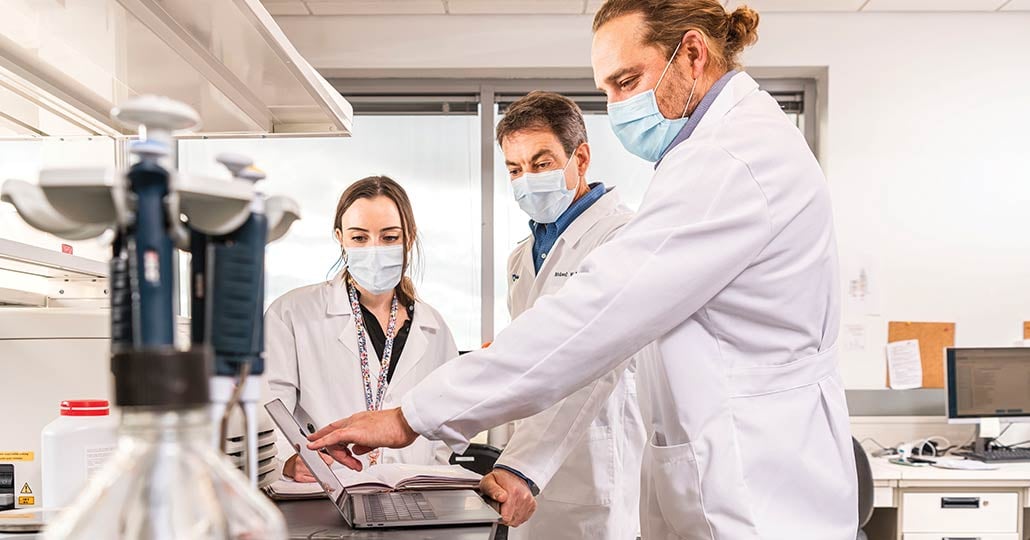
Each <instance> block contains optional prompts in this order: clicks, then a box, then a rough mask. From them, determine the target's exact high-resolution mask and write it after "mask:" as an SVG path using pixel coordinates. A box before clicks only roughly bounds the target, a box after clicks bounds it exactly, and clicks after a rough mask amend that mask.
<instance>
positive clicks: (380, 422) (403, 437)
mask: <svg viewBox="0 0 1030 540" xmlns="http://www.w3.org/2000/svg"><path fill="white" fill-rule="evenodd" d="M417 438H418V433H415V431H414V430H413V429H411V426H409V425H408V421H407V420H405V419H404V415H403V414H402V413H401V410H400V408H396V409H389V410H385V411H374V412H360V413H358V414H355V415H353V416H349V417H347V418H344V419H342V420H337V421H335V422H333V423H332V424H329V425H328V426H326V427H324V428H322V429H320V430H318V431H316V432H315V433H313V434H311V435H309V436H308V440H309V441H311V443H310V444H308V448H310V449H312V450H321V449H323V448H325V449H326V450H328V451H329V455H331V456H332V457H333V459H335V460H336V461H338V462H340V463H342V464H344V465H346V466H347V467H349V468H351V469H354V470H355V471H360V470H361V462H360V461H358V459H357V458H355V457H354V456H355V455H363V454H367V453H369V452H371V451H372V450H375V449H376V448H404V447H405V446H408V445H410V444H411V443H413V442H415V439H417ZM351 445H353V446H351Z"/></svg>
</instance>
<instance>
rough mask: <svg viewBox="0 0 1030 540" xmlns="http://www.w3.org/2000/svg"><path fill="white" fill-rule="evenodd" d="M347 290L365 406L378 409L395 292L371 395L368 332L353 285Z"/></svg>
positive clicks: (389, 350)
mask: <svg viewBox="0 0 1030 540" xmlns="http://www.w3.org/2000/svg"><path fill="white" fill-rule="evenodd" d="M347 292H348V294H349V295H350V308H351V313H353V314H354V326H355V327H356V328H357V330H358V359H359V360H360V361H361V380H362V382H363V383H364V386H365V408H366V409H367V410H369V411H378V410H379V407H381V406H382V404H383V395H384V394H385V393H386V386H387V381H386V375H387V374H388V373H389V371H390V357H391V356H393V338H394V331H395V330H396V329H397V293H394V295H393V300H392V301H391V302H390V321H389V323H388V324H387V326H386V345H385V346H384V347H383V358H382V359H381V360H380V361H379V366H380V369H379V377H378V381H377V383H378V385H377V388H376V390H375V396H374V397H373V391H372V373H371V370H370V369H369V365H368V332H366V331H365V319H364V317H363V316H362V314H361V304H360V303H358V294H357V292H356V291H355V289H354V286H352V285H350V284H347ZM368 460H369V464H371V465H375V464H376V462H377V461H378V460H379V451H378V450H376V451H374V452H372V453H370V454H369V457H368Z"/></svg>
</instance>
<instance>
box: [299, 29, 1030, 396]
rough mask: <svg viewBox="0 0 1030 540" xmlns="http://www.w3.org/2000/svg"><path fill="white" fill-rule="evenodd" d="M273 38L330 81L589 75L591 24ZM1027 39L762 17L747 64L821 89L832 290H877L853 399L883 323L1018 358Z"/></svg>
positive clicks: (875, 353) (863, 318)
mask: <svg viewBox="0 0 1030 540" xmlns="http://www.w3.org/2000/svg"><path fill="white" fill-rule="evenodd" d="M280 24H281V25H282V27H283V29H284V30H285V31H286V33H287V35H289V36H290V38H291V39H292V40H293V41H294V43H295V44H296V45H297V47H298V49H299V50H300V51H301V53H302V54H304V55H305V56H306V57H307V58H308V59H309V60H310V61H311V62H312V64H313V65H314V66H315V67H316V68H319V69H321V70H323V72H325V73H326V74H327V75H329V76H334V75H350V76H353V75H355V74H362V73H366V74H375V75H377V76H381V75H382V74H384V73H390V72H391V71H394V70H404V71H405V72H406V73H407V74H409V75H410V74H411V73H427V74H428V73H433V72H437V73H441V72H443V71H447V72H448V73H451V74H453V73H465V74H468V75H482V74H483V73H491V74H496V73H516V72H517V73H527V72H530V71H534V70H535V71H534V73H536V72H539V71H541V70H550V72H555V71H557V72H566V73H570V74H571V73H576V74H582V73H584V68H587V67H588V66H589V45H590V18H589V17H584V16H496V17H457V16H447V17H424V16H423V17H400V16H398V17H319V18H303V17H284V18H281V19H280ZM1027 28H1030V14H1027V13H1005V14H1002V13H986V14H967V13H961V14H958V13H954V14H932V13H921V14H904V13H897V14H866V13H862V14H858V13H855V14H768V15H766V16H763V20H762V23H761V26H760V29H759V31H760V42H759V44H758V45H757V46H756V47H755V48H754V49H752V50H751V51H749V52H748V54H747V55H746V57H745V63H746V64H747V65H749V66H752V67H755V66H761V67H825V72H826V73H827V79H826V81H825V83H826V85H825V86H823V88H826V89H827V92H826V94H827V95H825V96H821V97H823V98H826V101H825V102H824V105H825V109H824V114H823V118H822V119H821V132H820V133H821V134H820V160H821V162H822V163H823V166H824V169H825V171H826V174H827V178H828V181H829V182H830V185H831V188H832V192H833V197H834V203H835V207H836V219H837V228H838V237H839V241H840V248H841V262H842V281H843V283H844V284H845V286H846V284H847V283H848V282H849V281H851V280H853V279H856V278H857V276H858V274H859V273H860V272H861V270H862V269H863V268H864V269H866V272H867V275H868V278H869V283H870V292H871V295H870V296H869V297H868V298H867V299H866V300H865V301H864V302H857V301H855V302H847V303H846V305H845V321H844V322H845V324H846V325H851V326H849V327H846V328H852V329H853V330H854V331H855V332H857V331H858V330H862V331H863V332H864V339H859V340H857V341H856V339H855V336H851V338H850V339H848V341H849V343H850V344H851V347H850V349H853V350H847V351H845V352H844V355H843V356H844V363H843V372H844V375H845V378H846V380H847V383H848V386H849V387H852V388H877V387H882V386H883V384H884V382H883V381H884V371H885V370H884V363H883V359H882V354H883V353H882V345H883V344H884V343H885V341H886V333H887V329H886V328H887V321H889V320H930V321H938V320H939V321H955V322H957V323H958V332H957V334H958V335H957V343H958V345H960V346H974V345H987V346H1003V345H1010V344H1012V343H1013V341H1015V340H1016V339H1019V338H1020V337H1021V328H1022V323H1021V321H1023V320H1030V241H1028V240H1027V237H1028V232H1030V211H1028V209H1030V164H1028V160H1027V159H1026V157H1027V156H1028V155H1030V129H1028V128H1027V126H1028V125H1030V90H1028V89H1030V70H1028V69H1026V68H1025V66H1026V55H1027V53H1028V52H1030V32H1027V31H1026V29H1027ZM439 70H443V71H439ZM587 73H588V72H587ZM358 136H360V133H359V134H358ZM845 337H848V336H847V332H845V333H844V334H842V339H843V338H845ZM860 349H864V350H860Z"/></svg>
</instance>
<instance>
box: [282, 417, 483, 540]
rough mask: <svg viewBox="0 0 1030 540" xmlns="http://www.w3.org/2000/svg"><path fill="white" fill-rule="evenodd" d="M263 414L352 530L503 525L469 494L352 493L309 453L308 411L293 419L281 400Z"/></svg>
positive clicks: (467, 491) (466, 491)
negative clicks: (268, 416) (296, 452)
mask: <svg viewBox="0 0 1030 540" xmlns="http://www.w3.org/2000/svg"><path fill="white" fill-rule="evenodd" d="M265 409H266V410H268V413H269V414H270V415H271V416H272V420H273V421H275V424H276V425H277V426H279V430H280V431H282V432H283V435H285V436H286V438H287V440H289V441H290V444H291V445H293V447H294V448H296V449H297V451H298V453H299V454H300V458H301V459H303V460H304V464H305V465H307V466H308V469H309V470H310V471H311V474H312V476H314V477H315V479H317V480H318V483H319V484H320V485H321V486H322V490H323V491H325V494H326V496H327V497H329V500H330V501H332V502H333V504H334V505H335V506H336V509H337V510H338V511H339V512H340V515H342V516H343V519H344V520H345V521H346V522H347V525H349V526H350V527H351V528H354V529H372V528H382V527H429V526H437V525H482V524H492V523H497V522H498V521H500V518H501V516H500V515H498V514H497V512H496V511H494V509H493V508H491V507H490V506H489V505H488V504H487V503H486V502H485V501H483V499H482V497H480V496H479V494H478V493H476V492H475V491H473V490H471V489H452V490H432V491H400V492H385V493H348V492H347V489H346V488H345V487H344V486H343V483H341V482H340V479H339V478H337V477H336V475H335V474H333V471H332V469H330V468H329V465H326V463H325V462H324V461H322V458H321V457H320V456H319V455H318V452H316V451H314V450H309V449H308V434H310V433H311V432H312V429H314V425H313V423H312V422H311V417H310V416H309V415H308V414H307V413H306V412H304V409H302V408H301V407H300V405H298V406H297V409H296V417H295V416H294V415H293V414H290V411H289V410H287V409H286V405H284V404H283V402H282V400H279V399H275V400H272V401H270V402H268V404H266V405H265ZM298 418H300V419H301V420H300V421H298ZM301 424H304V425H305V426H306V427H308V429H307V430H305V429H304V427H302V426H301Z"/></svg>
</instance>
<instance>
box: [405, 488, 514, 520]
mask: <svg viewBox="0 0 1030 540" xmlns="http://www.w3.org/2000/svg"><path fill="white" fill-rule="evenodd" d="M423 493H424V494H425V497H426V499H428V500H429V503H430V504H432V505H433V512H434V513H435V514H436V518H437V520H441V521H450V520H454V519H458V520H462V521H464V520H469V519H482V520H483V521H484V522H489V521H494V520H496V519H498V517H499V516H498V515H497V513H496V512H494V510H493V508H490V506H489V505H487V504H486V502H484V501H483V499H482V497H480V496H479V495H478V494H476V492H475V491H472V490H468V489H465V490H455V491H426V492H423Z"/></svg>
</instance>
